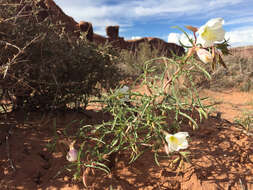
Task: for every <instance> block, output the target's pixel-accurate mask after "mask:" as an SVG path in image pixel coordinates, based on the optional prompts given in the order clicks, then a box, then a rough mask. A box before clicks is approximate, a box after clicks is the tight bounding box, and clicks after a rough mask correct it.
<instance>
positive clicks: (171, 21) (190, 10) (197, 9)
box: [55, 0, 253, 47]
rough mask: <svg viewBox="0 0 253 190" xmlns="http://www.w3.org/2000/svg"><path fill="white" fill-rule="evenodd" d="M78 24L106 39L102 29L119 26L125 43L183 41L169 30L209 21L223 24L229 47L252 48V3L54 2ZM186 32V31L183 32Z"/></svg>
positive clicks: (233, 0) (194, 0)
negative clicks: (84, 23)
mask: <svg viewBox="0 0 253 190" xmlns="http://www.w3.org/2000/svg"><path fill="white" fill-rule="evenodd" d="M55 2H56V3H57V4H58V5H59V6H60V7H61V8H62V9H63V11H64V12H65V13H66V14H67V15H69V16H71V17H73V18H74V19H75V20H76V21H77V22H79V21H81V20H82V21H88V22H91V23H92V24H93V28H94V31H95V32H96V33H98V34H101V35H105V27H106V26H108V25H119V26H120V36H122V37H124V38H125V39H134V38H139V37H158V38H161V39H163V40H165V41H169V42H178V39H181V40H182V41H183V42H184V41H185V37H184V36H183V35H182V33H181V32H180V31H178V30H177V29H173V28H171V27H172V26H176V25H177V26H180V27H184V25H192V26H196V27H200V26H201V25H203V24H205V23H206V22H207V21H208V20H209V19H211V18H217V17H222V18H223V19H224V20H225V23H224V29H225V31H226V39H228V38H229V39H230V43H231V45H232V46H234V47H235V46H245V45H253V0H71V1H70V0H55ZM186 30H187V29H186Z"/></svg>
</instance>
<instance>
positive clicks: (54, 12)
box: [38, 0, 185, 57]
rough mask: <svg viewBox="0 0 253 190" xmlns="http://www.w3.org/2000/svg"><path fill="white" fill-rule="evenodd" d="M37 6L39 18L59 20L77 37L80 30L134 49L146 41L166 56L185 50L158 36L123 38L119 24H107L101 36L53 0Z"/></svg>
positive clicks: (91, 37)
mask: <svg viewBox="0 0 253 190" xmlns="http://www.w3.org/2000/svg"><path fill="white" fill-rule="evenodd" d="M38 6H40V7H41V8H42V9H43V10H42V11H40V12H39V17H40V19H42V20H44V19H45V18H47V17H48V16H50V18H51V20H52V22H53V23H57V22H59V21H61V23H63V24H64V26H65V30H66V31H67V32H69V33H72V34H73V36H77V37H78V36H80V32H86V33H87V36H86V37H87V39H88V40H89V41H93V42H95V43H97V44H105V43H106V42H110V43H111V44H112V45H113V46H114V47H117V48H120V49H127V50H131V51H134V50H136V49H137V48H138V46H139V44H140V43H143V42H146V43H148V44H150V46H151V49H158V50H159V51H161V52H166V56H168V57H171V56H172V53H173V54H176V55H179V56H181V55H183V54H184V52H185V51H184V48H183V47H181V46H179V45H177V44H175V43H167V42H165V41H164V40H161V39H159V38H153V37H145V38H140V39H136V40H124V38H123V37H119V26H107V27H106V35H107V36H106V37H104V36H101V35H99V34H96V33H94V32H93V26H92V23H90V22H84V21H81V22H79V23H77V22H76V21H75V20H74V19H73V18H72V17H70V16H68V15H66V14H65V13H64V12H63V11H62V9H61V8H60V7H59V6H58V5H57V4H56V3H55V2H54V1H53V0H41V1H39V2H38Z"/></svg>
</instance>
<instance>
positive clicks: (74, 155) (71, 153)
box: [66, 141, 78, 162]
mask: <svg viewBox="0 0 253 190" xmlns="http://www.w3.org/2000/svg"><path fill="white" fill-rule="evenodd" d="M74 144H75V141H73V142H72V143H71V144H70V145H69V152H68V153H67V156H66V159H67V160H68V161H69V162H75V161H77V157H78V151H77V150H76V149H75V148H74Z"/></svg>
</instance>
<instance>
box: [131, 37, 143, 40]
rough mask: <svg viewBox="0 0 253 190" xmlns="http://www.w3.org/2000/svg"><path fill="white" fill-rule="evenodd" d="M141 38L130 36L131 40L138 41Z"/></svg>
mask: <svg viewBox="0 0 253 190" xmlns="http://www.w3.org/2000/svg"><path fill="white" fill-rule="evenodd" d="M141 38H142V37H140V36H132V37H131V40H139V39H141Z"/></svg>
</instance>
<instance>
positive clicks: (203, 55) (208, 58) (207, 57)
mask: <svg viewBox="0 0 253 190" xmlns="http://www.w3.org/2000/svg"><path fill="white" fill-rule="evenodd" d="M197 55H198V57H199V59H200V60H201V61H202V62H204V63H212V62H213V56H212V54H211V53H210V52H209V51H207V50H205V49H203V48H198V49H197Z"/></svg>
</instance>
